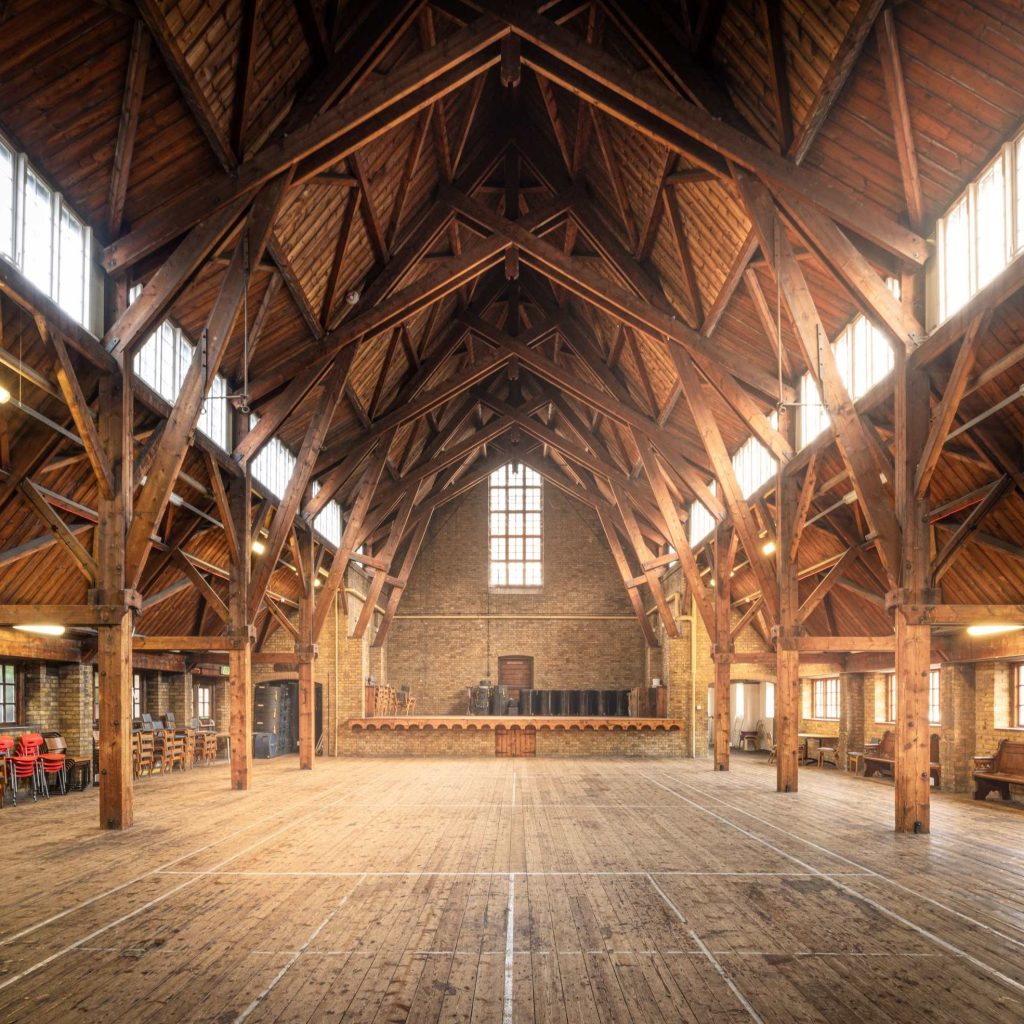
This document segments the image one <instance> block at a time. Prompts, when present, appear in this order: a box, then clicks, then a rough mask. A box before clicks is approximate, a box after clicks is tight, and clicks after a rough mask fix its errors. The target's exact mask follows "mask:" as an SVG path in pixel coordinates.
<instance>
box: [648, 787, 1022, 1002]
mask: <svg viewBox="0 0 1024 1024" xmlns="http://www.w3.org/2000/svg"><path fill="white" fill-rule="evenodd" d="M639 774H640V776H641V778H644V779H647V781H648V782H650V783H652V784H653V785H655V786H659V787H660V788H661V789H664V790H665V791H666V792H667V793H671V794H672V795H673V796H675V797H676V798H677V799H679V800H683V801H685V802H686V803H688V804H690V805H691V806H693V807H696V808H697V809H698V810H700V811H703V812H704V813H705V814H708V815H710V816H711V817H713V818H715V819H716V820H718V821H720V822H722V824H724V825H728V826H729V827H730V828H734V829H735V830H736V831H737V832H740V833H741V834H743V835H745V836H747V838H749V839H753V840H754V841H755V842H758V843H760V844H761V845H762V846H764V847H766V848H767V849H769V850H771V851H772V852H773V853H777V854H778V855H779V856H780V857H785V858H786V859H787V860H791V861H792V862H793V863H794V864H800V865H801V866H802V867H804V868H806V869H807V870H809V871H813V872H814V873H815V874H817V875H819V876H820V877H821V878H824V879H826V880H827V881H829V882H830V883H831V884H832V885H834V886H835V887H836V888H837V889H839V890H841V891H842V892H845V893H846V894H847V895H848V896H852V897H853V898H854V899H857V900H860V901H861V902H862V903H864V904H865V905H867V906H869V907H871V908H872V909H873V910H876V911H878V913H880V914H883V915H884V916H886V917H888V918H889V919H890V920H892V921H895V922H896V923H897V924H900V925H903V926H904V927H905V928H909V929H910V930H911V931H913V932H916V933H917V934H918V935H920V936H921V937H922V938H925V939H928V940H929V941H930V942H934V943H935V945H937V946H939V947H940V948H942V949H944V950H946V952H948V953H952V954H953V955H954V956H958V957H960V958H962V959H964V960H966V961H967V962H968V963H970V964H973V965H974V966H975V967H980V968H981V970H983V971H985V972H986V973H987V974H990V975H992V977H994V978H997V979H998V980H999V981H1001V982H1003V984H1005V985H1009V986H1010V987H1011V988H1014V989H1016V990H1017V991H1019V992H1024V984H1022V983H1021V982H1019V981H1017V980H1015V979H1014V978H1011V977H1010V976H1009V975H1008V974H1004V973H1003V972H1002V971H1000V970H998V969H997V968H995V967H993V966H992V965H991V964H988V963H986V962H985V961H984V960H979V959H978V957H976V956H973V955H972V954H970V953H968V952H967V951H966V950H964V949H961V948H960V947H959V946H956V945H954V944H953V943H952V942H947V941H946V939H943V938H942V937H941V936H939V935H936V934H935V933H934V932H930V931H929V930H928V929H927V928H924V927H922V926H921V925H919V924H916V923H915V922H914V921H911V920H910V919H909V918H906V917H904V916H903V915H902V914H898V913H897V912H896V911H895V910H892V909H890V908H889V907H887V906H885V904H884V903H879V902H878V900H875V899H872V898H871V897H870V896H865V895H864V894H863V893H860V892H857V890H856V889H853V888H851V887H850V886H848V885H846V884H845V883H843V882H840V881H839V880H838V879H836V878H834V877H833V876H831V875H827V874H825V873H824V872H823V871H818V870H817V869H816V868H815V867H814V866H813V865H811V864H808V863H806V862H805V861H802V860H800V858H799V857H796V856H795V855H793V854H791V853H787V852H786V851H785V850H783V849H780V848H779V847H778V846H775V845H774V844H772V843H769V842H768V840H767V839H764V838H763V837H762V836H759V835H757V833H756V832H751V831H750V830H749V829H746V828H744V827H743V826H742V825H737V824H736V822H734V821H730V820H729V819H728V818H726V817H725V816H724V815H721V814H719V813H718V812H717V811H714V810H712V809H711V808H709V807H705V806H704V805H703V804H700V803H698V802H697V801H696V800H691V799H690V798H689V797H688V796H683V794H682V793H679V792H677V791H676V790H674V789H672V788H671V787H670V786H666V785H665V784H664V783H662V782H659V781H658V780H657V779H654V778H652V777H651V776H650V775H645V774H644V773H643V772H640V773H639ZM688 788H689V787H688ZM772 827H773V828H776V829H778V831H780V832H782V833H783V834H784V835H789V836H790V837H791V838H793V839H798V840H799V839H800V837H799V836H793V835H791V834H790V833H788V832H786V830H785V829H783V828H779V826H777V825H773V826H772ZM811 845H814V844H811ZM822 849H823V852H825V853H828V851H827V850H824V848H822ZM837 856H838V855H837ZM843 859H844V860H845V859H847V858H843ZM878 877H879V878H882V879H883V880H884V876H882V875H879V876H878Z"/></svg>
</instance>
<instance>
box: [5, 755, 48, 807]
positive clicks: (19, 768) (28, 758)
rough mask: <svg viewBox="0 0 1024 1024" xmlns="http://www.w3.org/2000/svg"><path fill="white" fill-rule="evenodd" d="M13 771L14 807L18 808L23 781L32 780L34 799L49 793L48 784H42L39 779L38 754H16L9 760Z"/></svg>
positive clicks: (12, 793) (12, 790)
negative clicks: (41, 793)
mask: <svg viewBox="0 0 1024 1024" xmlns="http://www.w3.org/2000/svg"><path fill="white" fill-rule="evenodd" d="M7 762H8V764H9V765H10V770H11V795H12V796H13V797H14V806H15V807H17V806H18V783H19V782H20V781H21V780H22V779H31V780H32V799H33V800H36V799H38V797H39V792H40V790H42V792H43V793H46V795H47V796H49V793H47V790H46V784H45V783H42V784H40V778H39V757H38V756H37V755H36V754H26V755H21V754H15V755H13V756H12V757H9V758H8V759H7Z"/></svg>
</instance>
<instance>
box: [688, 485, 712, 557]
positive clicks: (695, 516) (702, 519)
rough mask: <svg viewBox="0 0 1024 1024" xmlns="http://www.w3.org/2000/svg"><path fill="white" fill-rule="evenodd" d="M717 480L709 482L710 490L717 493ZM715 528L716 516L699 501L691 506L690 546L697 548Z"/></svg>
mask: <svg viewBox="0 0 1024 1024" xmlns="http://www.w3.org/2000/svg"><path fill="white" fill-rule="evenodd" d="M715 485H716V481H714V480H712V481H711V483H710V484H708V490H709V491H710V492H711V493H712V494H715V493H717V487H716V486H715ZM714 528H715V517H714V516H713V515H712V514H711V513H710V512H709V511H708V510H707V507H706V506H705V505H703V504H701V502H699V501H695V502H694V503H693V504H692V505H691V506H690V547H692V548H695V547H696V546H697V545H698V544H699V543H700V542H701V541H702V540H703V539H704V538H705V537H707V536H708V534H709V533H711V531H712V530H713V529H714Z"/></svg>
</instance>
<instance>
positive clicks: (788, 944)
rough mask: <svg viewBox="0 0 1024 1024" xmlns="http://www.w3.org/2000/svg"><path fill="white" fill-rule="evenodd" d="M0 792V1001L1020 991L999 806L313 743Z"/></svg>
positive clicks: (472, 1005)
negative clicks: (896, 811)
mask: <svg viewBox="0 0 1024 1024" xmlns="http://www.w3.org/2000/svg"><path fill="white" fill-rule="evenodd" d="M227 781H228V780H227V770H226V768H223V767H216V768H207V769H196V770H193V771H192V772H190V773H186V774H184V775H182V776H179V777H177V778H167V779H161V778H154V779H147V780H143V781H142V782H140V783H139V785H138V787H137V815H136V817H137V821H138V822H139V824H138V826H137V827H136V828H135V829H134V830H132V831H130V832H127V833H123V834H117V833H101V832H100V831H99V830H98V829H97V828H96V826H95V821H96V817H97V806H96V796H95V793H90V794H85V795H73V796H70V797H67V798H64V799H54V800H51V801H49V802H48V803H40V804H37V805H31V804H30V805H29V806H22V807H19V808H17V809H15V808H7V809H5V810H4V811H3V812H0V835H2V837H3V840H4V842H3V846H2V851H3V852H2V864H3V879H4V882H3V884H2V885H0V1021H4V1022H14V1021H27V1020H39V1019H43V1020H49V1019H59V1020H60V1021H62V1022H94V1021H99V1020H119V1021H140V1022H142V1021H145V1022H154V1024H155V1022H172V1021H175V1022H177V1021H210V1022H218V1024H228V1022H236V1021H237V1022H243V1021H246V1022H252V1024H257V1022H260V1024H269V1022H277V1024H285V1022H288V1024H305V1022H310V1021H332V1022H340V1021H347V1022H355V1024H394V1022H400V1021H402V1022H404V1021H413V1022H420V1024H425V1022H443V1024H448V1022H460V1021H464V1022H481V1024H483V1022H496V1024H519V1022H523V1024H527V1022H539V1024H540V1022H543V1024H547V1022H553V1024H577V1022H578V1024H590V1022H608V1024H617V1022H623V1024H627V1022H628V1024H639V1022H648V1021H652V1022H675V1021H712V1022H728V1024H732V1022H743V1021H754V1022H757V1021H764V1022H776V1021H778V1022H804V1021H807V1022H811V1021H822V1022H825V1021H827V1022H830V1024H831V1022H834V1021H837V1020H841V1021H844V1022H847V1021H849V1022H860V1021H862V1022H883V1021H886V1022H891V1021H900V1022H903V1021H905V1022H917V1021H921V1020H924V1019H927V1020H929V1022H931V1024H944V1022H949V1024H954V1022H955V1024H971V1022H975V1021H977V1022H982V1021H991V1022H996V1024H998V1022H1003V1021H1005V1022H1011V1021H1012V1022H1019V1021H1020V1020H1022V1019H1024V895H1022V894H1024V843H1022V837H1024V813H1022V812H1021V811H1020V810H1019V809H1017V808H1004V807H1000V806H998V805H994V804H986V805H979V804H975V803H972V802H971V801H969V800H966V799H963V798H959V797H948V796H944V795H940V796H936V798H935V800H934V806H933V814H932V821H933V832H932V835H930V836H898V835H896V834H895V833H893V832H892V830H891V828H892V804H893V791H892V789H891V787H890V786H889V785H888V784H886V783H884V782H878V781H875V780H862V779H854V778H850V777H848V776H845V775H842V774H841V773H839V772H834V771H830V770H818V769H814V770H810V771H806V772H804V773H803V775H802V776H801V791H800V793H798V794H792V795H786V796H780V795H778V794H776V793H775V792H774V785H773V782H774V773H773V771H772V770H771V769H768V768H767V767H766V766H765V764H764V762H763V761H762V760H760V759H756V758H752V757H736V758H734V759H733V770H732V771H730V772H729V773H727V774H726V773H718V774H715V773H713V772H712V771H710V770H709V762H707V761H695V762H690V761H674V760H673V761H626V760H614V761H613V760H607V761H597V760H586V761H582V760H578V761H573V760H502V759H499V760H479V761H463V760H460V761H458V762H454V761H444V760H390V761H386V760H381V761H369V760H365V759H359V760H331V759H327V760H321V761H318V763H317V767H316V770H315V771H314V772H312V773H300V772H299V771H298V770H297V764H296V761H295V760H294V759H291V758H282V759H279V760H277V761H272V762H267V763H259V764H258V765H257V766H256V780H255V788H254V789H253V791H252V792H250V793H248V794H239V793H233V792H230V791H229V790H228V789H227Z"/></svg>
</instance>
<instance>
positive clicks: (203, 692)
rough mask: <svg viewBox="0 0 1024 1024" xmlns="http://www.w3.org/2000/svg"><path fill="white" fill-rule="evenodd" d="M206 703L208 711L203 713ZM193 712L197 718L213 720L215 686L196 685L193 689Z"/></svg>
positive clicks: (209, 684) (208, 684) (207, 684)
mask: <svg viewBox="0 0 1024 1024" xmlns="http://www.w3.org/2000/svg"><path fill="white" fill-rule="evenodd" d="M204 702H205V705H206V711H205V713H204V711H203V704H204ZM192 712H193V714H194V715H195V717H196V718H213V684H212V683H196V684H195V685H194V686H193V687H192Z"/></svg>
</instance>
